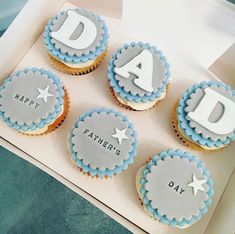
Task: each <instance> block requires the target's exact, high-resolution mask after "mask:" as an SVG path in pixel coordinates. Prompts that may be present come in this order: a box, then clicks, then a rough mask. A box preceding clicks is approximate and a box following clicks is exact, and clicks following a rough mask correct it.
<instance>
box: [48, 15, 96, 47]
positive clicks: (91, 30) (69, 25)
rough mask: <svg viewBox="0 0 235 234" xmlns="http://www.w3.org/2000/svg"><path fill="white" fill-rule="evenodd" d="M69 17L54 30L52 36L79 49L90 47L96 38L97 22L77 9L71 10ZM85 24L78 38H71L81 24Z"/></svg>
mask: <svg viewBox="0 0 235 234" xmlns="http://www.w3.org/2000/svg"><path fill="white" fill-rule="evenodd" d="M67 14H68V17H67V18H66V20H65V21H64V23H63V25H62V26H61V27H60V29H59V30H58V31H56V32H52V33H51V36H52V37H53V38H54V39H56V40H58V41H60V42H61V43H63V44H65V45H67V46H69V47H71V48H73V49H77V50H82V49H85V48H87V47H89V46H90V45H91V44H92V43H93V42H94V40H95V38H96V35H97V28H96V26H95V24H94V23H93V22H92V21H91V20H90V19H88V18H86V17H84V16H82V15H79V14H78V13H76V12H75V11H72V10H69V11H68V13H67ZM80 23H81V24H83V31H82V33H81V35H80V36H79V37H78V38H76V39H71V36H72V35H73V33H74V32H75V30H76V28H77V27H78V25H79V24H80Z"/></svg>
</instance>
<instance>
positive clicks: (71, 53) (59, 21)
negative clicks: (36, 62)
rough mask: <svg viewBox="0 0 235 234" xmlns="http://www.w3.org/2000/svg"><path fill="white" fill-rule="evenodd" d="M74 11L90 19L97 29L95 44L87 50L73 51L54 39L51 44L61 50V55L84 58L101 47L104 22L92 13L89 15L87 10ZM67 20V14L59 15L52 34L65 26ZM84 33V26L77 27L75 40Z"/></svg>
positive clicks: (52, 27) (54, 21) (74, 35)
mask: <svg viewBox="0 0 235 234" xmlns="http://www.w3.org/2000/svg"><path fill="white" fill-rule="evenodd" d="M73 11H75V12H77V13H78V14H80V15H82V16H85V17H87V18H89V19H90V20H91V21H92V22H93V23H94V24H95V25H96V27H97V35H96V39H95V40H94V42H93V43H92V44H91V45H90V46H89V47H88V48H86V49H82V50H81V49H80V50H79V49H73V48H71V47H69V46H67V45H65V44H63V43H61V42H59V41H58V40H56V39H54V38H52V39H51V42H52V43H53V44H55V48H56V49H60V51H61V53H63V54H66V53H67V54H68V55H69V56H74V55H76V56H78V57H80V56H82V55H83V54H88V53H89V52H90V51H95V50H96V47H98V46H99V45H100V40H101V38H102V34H103V33H104V32H103V29H102V26H103V25H102V22H101V21H99V20H98V18H97V16H95V15H94V14H92V13H89V12H87V11H85V10H81V9H74V10H73ZM66 18H67V12H64V14H58V15H57V19H54V20H53V25H52V26H51V28H50V29H51V31H52V32H56V31H58V30H59V29H60V27H61V26H62V25H63V23H64V21H65V20H66ZM82 31H83V25H82V24H79V26H78V27H77V29H76V30H75V32H74V33H73V35H72V36H73V37H74V38H78V37H79V35H80V34H81V33H82Z"/></svg>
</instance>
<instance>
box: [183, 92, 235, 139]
mask: <svg viewBox="0 0 235 234" xmlns="http://www.w3.org/2000/svg"><path fill="white" fill-rule="evenodd" d="M204 92H205V95H204V97H203V98H202V100H201V101H200V103H199V104H198V106H197V107H196V109H195V110H194V111H193V112H189V114H188V116H189V118H190V119H192V120H194V121H195V122H197V123H199V124H200V125H202V126H203V127H205V128H206V129H208V130H209V131H211V132H213V133H216V134H219V135H223V134H229V133H231V132H232V131H233V130H234V129H235V103H234V102H233V101H232V100H230V99H229V98H227V97H225V96H223V95H221V94H220V93H218V92H216V91H214V90H213V89H210V88H205V89H204ZM217 103H221V104H222V105H223V107H224V112H223V115H222V116H221V118H220V119H219V120H218V121H217V122H215V123H212V122H210V121H209V117H210V114H211V113H212V111H213V110H214V108H215V106H216V104H217Z"/></svg>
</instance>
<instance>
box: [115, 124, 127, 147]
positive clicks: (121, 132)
mask: <svg viewBox="0 0 235 234" xmlns="http://www.w3.org/2000/svg"><path fill="white" fill-rule="evenodd" d="M126 130H127V128H124V129H122V130H120V129H118V128H116V127H115V131H116V133H115V134H113V135H112V137H114V138H117V139H118V143H119V145H121V144H122V140H123V139H129V137H127V135H126V134H125V133H126Z"/></svg>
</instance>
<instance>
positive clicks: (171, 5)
mask: <svg viewBox="0 0 235 234" xmlns="http://www.w3.org/2000/svg"><path fill="white" fill-rule="evenodd" d="M63 3H64V2H63V1H62V0H56V1H53V3H52V1H46V0H43V1H42V0H41V1H37V0H31V1H30V2H29V3H28V4H27V5H26V7H25V8H24V9H23V11H22V12H21V13H20V15H19V16H18V17H17V18H16V20H15V22H14V23H13V24H12V25H11V26H10V28H9V30H8V31H7V32H6V33H5V35H4V36H3V38H2V39H0V54H1V56H0V70H1V73H0V79H4V78H6V76H7V75H8V74H9V73H10V72H11V71H13V70H14V69H21V68H23V67H26V66H27V67H31V66H38V67H44V68H47V69H50V70H51V71H53V72H55V73H56V74H58V75H59V76H60V78H61V79H62V80H63V82H64V84H65V85H66V87H67V88H68V90H69V93H70V96H71V100H72V105H71V111H70V113H69V115H68V117H67V119H66V121H65V122H64V124H63V125H62V126H61V127H60V128H59V129H58V130H56V131H55V132H53V133H51V134H49V135H47V136H42V137H27V136H22V135H19V134H18V133H17V132H16V131H14V130H13V129H10V128H8V127H7V126H6V125H5V124H3V123H2V122H1V123H0V136H1V138H2V139H5V141H4V145H5V146H7V147H8V148H10V149H11V150H12V151H15V152H16V153H18V154H19V155H20V156H21V157H23V158H25V159H26V160H28V161H30V162H32V163H34V164H35V165H37V166H39V167H40V168H41V169H43V170H45V171H46V172H48V173H49V174H51V175H52V176H54V177H55V178H57V179H58V180H60V181H61V182H62V183H64V184H65V185H67V186H69V187H70V188H72V189H73V190H74V191H76V192H78V193H79V194H81V195H83V196H84V197H86V198H87V199H88V200H89V201H91V202H92V203H94V204H95V205H97V206H98V207H99V208H101V209H102V210H104V211H105V212H107V213H108V214H109V215H111V216H112V217H113V218H115V219H116V220H118V221H119V222H121V223H122V224H123V225H125V226H126V227H128V228H129V229H130V230H132V231H134V232H150V233H162V234H163V233H164V234H166V233H173V234H176V233H192V234H194V233H195V234H200V233H204V232H205V231H206V230H208V224H209V222H210V220H211V217H212V215H213V212H214V210H215V208H216V206H217V204H218V202H219V200H220V198H221V196H222V194H223V191H224V188H225V186H226V184H227V182H228V179H229V177H230V176H231V174H232V171H233V169H234V165H235V158H234V150H235V147H234V144H232V145H230V146H229V147H227V148H225V149H224V150H223V151H220V152H213V153H201V152H198V151H194V150H191V149H189V148H185V147H184V146H182V144H181V143H180V142H179V141H178V140H177V137H176V136H175V135H174V133H173V130H172V128H171V124H170V116H171V109H172V107H173V105H174V102H175V100H176V99H177V98H178V97H179V96H180V95H181V94H182V93H183V92H184V90H185V89H186V88H187V87H188V86H190V85H192V84H193V83H196V82H200V81H202V80H206V79H214V78H213V76H211V75H210V73H209V72H208V70H207V69H206V67H208V66H209V64H211V63H212V61H214V60H215V58H216V57H218V55H220V54H221V53H222V51H224V50H225V49H226V48H228V47H229V46H230V45H231V44H232V43H233V40H234V38H233V37H232V35H229V34H225V33H224V32H220V31H219V30H218V28H216V26H215V25H213V24H211V23H210V20H209V19H210V18H214V17H220V18H221V20H222V21H223V18H224V17H225V16H224V12H226V10H225V9H226V8H224V6H223V5H221V4H220V3H219V2H217V1H213V0H205V1H203V2H199V1H196V0H179V1H174V2H173V1H170V0H159V1H154V0H149V1H148V4H146V1H142V0H128V1H124V8H123V18H122V19H117V18H110V17H106V18H105V20H106V22H107V24H108V27H109V31H110V35H111V36H110V42H109V52H108V55H107V57H106V59H105V61H104V62H103V63H102V65H101V66H100V67H99V68H98V69H96V70H95V71H93V72H92V73H90V74H88V75H85V77H73V76H70V75H67V74H63V73H60V72H58V71H56V70H54V68H52V67H51V65H50V64H49V62H48V60H47V53H46V50H45V47H44V44H43V40H42V35H41V36H40V34H41V33H42V31H43V27H44V26H45V24H46V22H47V20H48V18H50V17H51V16H52V15H54V14H55V13H56V12H57V11H58V10H59V9H60V7H61V6H62V5H63ZM68 7H69V8H70V7H73V6H72V5H70V4H68V3H66V4H65V5H64V6H63V8H68ZM35 9H37V11H35ZM218 9H220V11H221V12H220V11H218ZM218 12H219V13H218ZM30 19H31V22H30ZM32 19H33V20H32ZM173 22H174V23H173ZM224 27H225V28H224V29H223V30H226V25H224ZM131 40H136V41H138V40H143V41H149V42H150V43H153V44H156V45H157V46H158V47H159V48H161V49H162V50H163V51H164V52H165V54H166V56H167V57H168V59H169V62H170V64H171V72H172V83H171V89H170V92H169V94H168V95H167V97H166V99H165V100H164V101H163V102H162V103H161V104H160V105H159V106H158V107H157V108H154V109H152V110H150V111H146V112H141V113H137V112H131V111H127V110H123V109H121V108H119V107H118V106H116V105H115V103H114V102H113V100H112V98H111V96H110V93H109V90H108V86H107V81H106V80H107V77H106V76H107V64H108V60H109V59H110V57H111V54H112V53H113V52H114V51H115V50H116V48H117V47H119V46H120V45H122V44H123V43H124V42H126V41H131ZM84 90H85V91H84ZM78 91H79V92H78ZM88 94H92V95H88ZM97 106H108V107H112V108H116V109H119V110H120V111H122V112H124V113H125V114H127V115H128V117H129V118H130V119H131V120H132V121H133V122H134V125H135V128H136V130H137V132H138V136H139V139H138V140H139V147H138V156H137V158H136V160H135V162H134V164H133V165H131V166H130V168H129V169H128V170H127V171H125V172H123V173H122V174H121V175H119V176H116V177H115V178H113V179H112V180H96V179H92V178H89V177H87V176H84V175H82V174H81V173H79V171H78V170H77V169H76V168H75V167H74V166H73V165H72V164H71V163H70V160H69V154H68V152H67V149H66V135H67V132H68V130H69V129H70V127H71V126H72V123H73V121H74V120H75V119H76V118H77V117H78V116H79V115H80V114H81V113H83V112H84V111H85V110H87V109H89V108H92V107H97ZM143 124H144V126H145V127H144V128H143ZM6 141H7V142H8V143H7V142H6ZM12 145H13V146H12ZM170 147H171V148H182V149H185V150H188V151H191V152H192V153H194V154H195V155H197V156H198V157H199V158H200V159H202V160H203V161H204V162H205V163H206V165H207V167H208V169H209V170H210V171H211V174H212V178H213V179H214V181H215V195H214V197H213V204H212V206H211V207H210V209H209V212H208V213H207V214H206V215H205V217H204V218H203V219H202V220H200V221H199V222H197V223H196V224H194V225H193V226H192V227H190V228H188V229H185V230H178V229H174V228H171V227H168V226H165V225H162V224H160V223H158V222H156V221H154V220H153V219H151V218H150V217H149V216H148V215H146V213H145V212H144V210H143V208H142V207H141V205H140V203H139V200H138V197H137V195H136V191H135V174H136V172H137V170H138V168H139V167H140V165H142V164H143V163H144V162H145V160H146V159H147V158H148V157H149V156H151V155H152V154H153V153H157V152H159V151H160V150H163V149H167V148H170ZM17 148H18V149H17ZM22 151H23V152H22ZM210 225H213V224H211V223H210ZM223 231H224V230H223ZM229 231H231V230H229ZM208 233H209V232H208ZM223 233H224V232H223Z"/></svg>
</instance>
